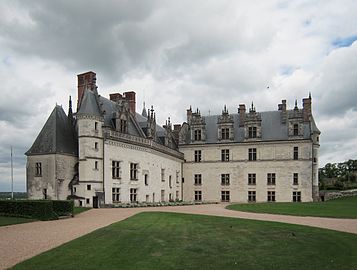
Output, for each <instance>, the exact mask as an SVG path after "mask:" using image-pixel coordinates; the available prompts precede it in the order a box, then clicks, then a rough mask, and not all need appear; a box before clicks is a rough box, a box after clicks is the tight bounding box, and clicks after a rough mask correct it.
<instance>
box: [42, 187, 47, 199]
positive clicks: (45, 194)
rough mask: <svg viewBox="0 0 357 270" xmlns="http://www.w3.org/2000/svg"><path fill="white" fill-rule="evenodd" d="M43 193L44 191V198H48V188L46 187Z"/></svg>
mask: <svg viewBox="0 0 357 270" xmlns="http://www.w3.org/2000/svg"><path fill="white" fill-rule="evenodd" d="M42 193H43V198H44V199H45V200H46V199H47V188H44V189H43V191H42Z"/></svg>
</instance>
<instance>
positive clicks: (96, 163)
mask: <svg viewBox="0 0 357 270" xmlns="http://www.w3.org/2000/svg"><path fill="white" fill-rule="evenodd" d="M94 170H98V161H95V162H94Z"/></svg>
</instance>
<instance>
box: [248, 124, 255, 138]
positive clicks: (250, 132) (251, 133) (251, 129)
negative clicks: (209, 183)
mask: <svg viewBox="0 0 357 270" xmlns="http://www.w3.org/2000/svg"><path fill="white" fill-rule="evenodd" d="M256 137H257V127H249V128H248V138H250V139H252V138H256Z"/></svg>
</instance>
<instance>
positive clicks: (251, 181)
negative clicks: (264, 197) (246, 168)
mask: <svg viewBox="0 0 357 270" xmlns="http://www.w3.org/2000/svg"><path fill="white" fill-rule="evenodd" d="M256 184H257V174H256V173H248V185H249V186H255V185H256Z"/></svg>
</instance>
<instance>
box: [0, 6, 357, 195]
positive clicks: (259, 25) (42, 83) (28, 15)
mask: <svg viewBox="0 0 357 270" xmlns="http://www.w3.org/2000/svg"><path fill="white" fill-rule="evenodd" d="M356 11H357V1H355V0H335V1H332V0H321V1H319V0H306V1H304V0H300V1H294V0H290V1H283V0H264V1H257V0H249V1H248V0H247V1H242V0H231V1H225V0H219V1H216V0H215V1H211V0H195V1H188V0H187V1H186V0H177V1H174V0H173V1H164V0H162V1H159V0H157V1H156V0H151V1H144V0H116V1H110V0H107V1H94V0H83V1H79V0H76V1H74V0H70V1H66V0H64V1H47V0H46V1H45V0H44V1H41V0H33V1H25V0H23V1H17V0H2V1H0V81H1V84H0V85H1V98H0V130H1V132H0V191H10V190H11V172H10V147H11V146H13V151H14V153H13V161H14V190H15V191H25V190H26V157H25V155H24V153H25V152H26V151H27V150H28V149H29V148H30V147H31V145H32V143H33V142H34V140H35V138H36V136H37V135H38V133H39V132H40V130H41V128H42V126H43V125H44V123H45V122H46V120H47V118H48V116H49V115H50V113H51V111H52V110H53V108H54V107H55V105H56V104H59V105H62V106H63V108H64V110H65V111H67V110H68V98H69V96H70V95H71V96H72V97H73V99H74V100H76V99H77V90H76V87H77V82H76V75H77V74H80V73H83V72H86V71H94V72H96V74H97V85H98V91H99V94H101V95H102V96H106V97H108V96H109V94H110V93H115V92H120V93H122V92H125V91H135V92H136V93H137V111H141V110H142V108H143V102H144V101H145V103H146V106H147V107H148V106H151V105H153V106H154V109H155V111H156V115H157V122H158V123H159V124H164V122H165V120H166V119H167V117H170V118H171V121H172V122H173V123H182V122H183V121H185V120H186V109H188V108H189V107H190V105H191V106H192V108H193V109H196V108H199V109H200V111H201V113H202V114H203V115H207V114H219V113H220V112H221V110H222V108H223V106H224V105H226V106H227V108H228V110H229V112H230V113H237V108H238V106H239V104H241V103H245V104H246V106H249V104H251V102H254V106H255V107H256V109H257V111H273V110H277V104H278V103H280V102H281V100H282V99H286V100H287V103H288V108H290V109H292V108H293V106H294V102H295V100H297V101H298V106H299V107H302V104H301V100H302V98H304V97H307V96H308V95H309V92H311V95H312V108H313V115H314V118H315V121H316V123H317V125H318V127H319V129H320V130H321V133H322V134H321V138H320V143H321V147H320V166H324V165H325V164H326V163H327V162H342V161H345V160H348V159H357V147H355V146H356V145H357V138H356V134H357V16H356ZM74 104H75V103H74Z"/></svg>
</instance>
